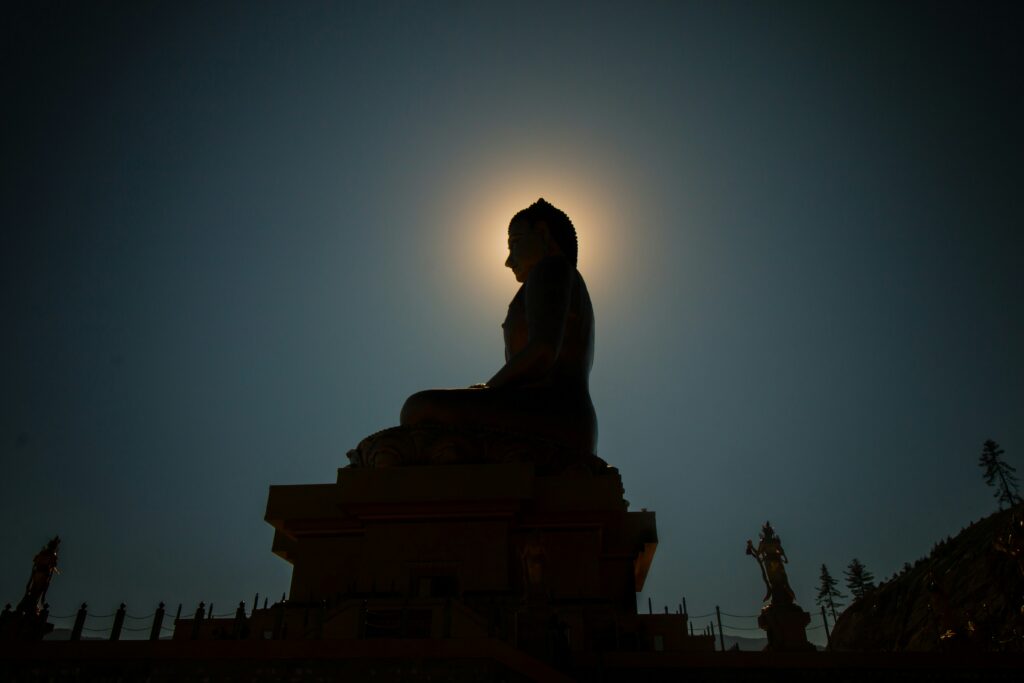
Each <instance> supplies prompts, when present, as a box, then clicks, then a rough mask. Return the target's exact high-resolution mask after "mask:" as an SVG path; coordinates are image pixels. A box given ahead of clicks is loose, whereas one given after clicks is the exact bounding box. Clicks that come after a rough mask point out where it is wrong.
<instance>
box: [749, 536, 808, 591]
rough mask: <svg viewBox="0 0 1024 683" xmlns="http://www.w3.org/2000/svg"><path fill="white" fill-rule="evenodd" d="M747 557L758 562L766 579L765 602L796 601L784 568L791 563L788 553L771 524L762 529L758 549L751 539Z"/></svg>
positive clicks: (762, 576) (763, 577)
mask: <svg viewBox="0 0 1024 683" xmlns="http://www.w3.org/2000/svg"><path fill="white" fill-rule="evenodd" d="M747 555H751V556H752V557H753V558H754V559H755V560H757V564H758V566H759V567H760V568H761V578H762V579H764V585H765V588H766V591H765V594H764V602H770V603H771V604H773V605H779V604H784V605H788V604H791V603H792V602H793V601H794V600H796V595H794V593H793V589H792V588H790V587H789V578H788V577H787V576H786V567H785V566H784V565H785V564H786V563H788V562H789V558H787V557H786V551H785V550H783V549H782V540H781V539H780V538H779V537H778V535H777V534H776V533H775V529H773V528H772V523H771V522H765V523H764V526H763V527H762V528H761V536H760V537H759V539H758V543H757V548H754V544H753V543H752V542H751V541H750V540H749V539H748V540H747Z"/></svg>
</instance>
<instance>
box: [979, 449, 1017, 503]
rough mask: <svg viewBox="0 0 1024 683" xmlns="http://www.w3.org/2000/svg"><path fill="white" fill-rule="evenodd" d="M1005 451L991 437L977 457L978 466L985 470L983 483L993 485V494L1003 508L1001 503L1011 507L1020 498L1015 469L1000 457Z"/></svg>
mask: <svg viewBox="0 0 1024 683" xmlns="http://www.w3.org/2000/svg"><path fill="white" fill-rule="evenodd" d="M1004 452H1005V451H1003V449H1002V448H1000V447H999V444H997V443H996V442H995V441H993V440H992V439H988V440H987V441H985V445H984V446H982V448H981V456H980V457H979V458H978V467H981V468H982V469H984V470H985V483H986V484H988V485H989V486H995V487H996V490H995V493H994V494H993V495H994V496H995V497H996V500H998V501H999V509H1000V510H1002V509H1003V503H1006V504H1007V505H1008V506H1010V507H1013V506H1014V505H1015V504H1017V503H1019V502H1020V500H1021V498H1020V494H1019V493H1017V477H1015V476H1014V474H1013V473H1014V472H1016V471H1017V470H1016V469H1015V468H1014V467H1013V466H1012V465H1011V464H1010V463H1008V462H1006V461H1005V460H1003V459H1002V457H1001V456H1002V455H1003V453H1004Z"/></svg>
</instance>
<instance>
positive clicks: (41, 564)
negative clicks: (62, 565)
mask: <svg viewBox="0 0 1024 683" xmlns="http://www.w3.org/2000/svg"><path fill="white" fill-rule="evenodd" d="M59 546H60V536H54V537H53V539H51V540H50V542H49V543H47V544H46V545H45V546H43V549H42V550H40V551H39V552H38V553H36V556H35V557H34V558H33V559H32V573H31V574H30V575H29V578H28V584H27V585H26V586H25V597H23V598H22V599H21V602H19V603H18V606H17V607H16V608H14V609H13V610H12V609H11V606H10V604H8V605H7V606H5V607H4V610H3V612H0V640H41V639H42V638H43V637H44V636H45V635H46V634H48V633H50V632H51V631H53V624H51V623H49V617H50V609H49V608H50V606H49V605H48V604H46V591H47V590H49V588H50V580H51V579H52V578H53V575H54V574H59V573H60V572H59V571H58V570H57V548H58V547H59Z"/></svg>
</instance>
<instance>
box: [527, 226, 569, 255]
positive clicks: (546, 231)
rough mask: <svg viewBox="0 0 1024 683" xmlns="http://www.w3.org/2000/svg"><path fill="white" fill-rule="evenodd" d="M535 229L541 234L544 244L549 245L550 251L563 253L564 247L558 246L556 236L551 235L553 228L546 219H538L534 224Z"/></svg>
mask: <svg viewBox="0 0 1024 683" xmlns="http://www.w3.org/2000/svg"><path fill="white" fill-rule="evenodd" d="M533 229H534V230H536V231H537V234H539V235H540V238H541V239H542V240H543V241H544V244H546V245H547V248H548V251H554V252H555V253H558V254H561V253H562V248H561V247H560V246H558V242H556V241H555V238H554V237H552V236H551V229H550V228H548V224H547V222H546V221H537V222H536V223H534V224H533Z"/></svg>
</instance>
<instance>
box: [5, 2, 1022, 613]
mask: <svg viewBox="0 0 1024 683" xmlns="http://www.w3.org/2000/svg"><path fill="white" fill-rule="evenodd" d="M515 4H516V7H505V6H504V4H499V3H444V4H442V3H410V2H401V3H366V4H357V3H336V4H322V3H283V2H281V3H241V4H238V5H231V4H217V5H216V6H213V7H196V6H191V5H187V6H183V3H145V6H141V5H142V4H139V5H136V4H129V3H126V4H125V6H124V7H121V8H120V9H117V10H116V11H114V10H110V9H107V6H106V5H101V6H95V5H82V4H79V3H72V4H70V5H69V6H64V5H63V4H59V3H58V4H53V3H26V5H27V6H28V8H27V9H26V8H22V9H17V8H11V7H9V6H8V7H6V8H5V9H4V10H3V17H2V19H0V27H2V28H0V31H2V32H3V33H2V40H0V46H2V47H0V49H2V56H3V60H4V63H5V64H6V68H5V69H4V71H3V76H2V78H3V83H4V93H5V97H4V99H5V106H4V108H3V113H2V116H3V119H4V121H3V126H2V131H3V132H2V136H0V140H2V148H0V152H2V157H0V158H2V160H3V162H2V169H3V170H2V172H3V178H2V180H3V184H2V188H0V193H2V194H0V201H2V204H0V223H2V225H3V232H2V242H0V278H2V279H0V282H2V289H0V295H2V299H0V301H2V304H0V305H2V308H0V311H2V315H3V318H2V319H3V327H4V330H5V333H4V334H3V335H2V337H0V375H2V377H3V384H2V387H3V390H2V392H0V401H2V403H0V408H2V410H0V457H2V458H3V467H2V470H0V505H2V510H3V513H4V516H5V518H6V519H7V520H8V524H6V525H5V526H4V528H3V529H2V530H0V544H2V547H3V548H4V553H3V556H2V557H3V560H2V563H0V588H2V590H3V595H0V602H4V601H10V602H12V603H13V602H16V601H17V600H18V599H19V598H20V596H21V591H22V589H23V586H24V582H25V581H26V579H27V578H28V571H29V568H30V561H31V557H32V555H33V554H34V553H35V552H36V551H37V550H38V549H39V547H40V546H41V545H43V543H44V542H45V541H46V540H47V539H48V538H49V537H50V536H52V535H53V534H54V533H60V534H61V536H62V537H63V538H64V539H65V541H64V545H63V548H62V555H61V568H62V570H63V571H64V574H63V575H61V576H59V577H57V578H56V579H55V581H54V584H53V588H52V590H51V592H50V595H49V599H50V602H51V604H52V605H53V611H54V612H55V613H57V614H66V613H69V612H71V611H73V609H74V608H75V606H77V604H78V603H80V602H81V601H83V600H87V601H89V603H90V604H91V605H94V606H95V609H96V610H98V611H100V612H104V613H105V612H109V611H113V607H116V604H117V603H118V602H120V601H122V600H124V601H126V602H128V603H129V605H130V606H135V605H137V606H138V607H137V608H136V609H134V610H133V611H134V612H135V613H137V614H141V613H148V612H149V611H151V609H149V607H151V606H152V605H153V604H154V603H155V602H156V601H158V600H165V601H167V602H168V603H172V604H175V605H176V603H178V602H183V603H185V605H186V610H190V609H193V608H194V605H195V603H197V602H198V601H199V600H206V601H207V602H210V601H214V602H215V603H217V604H218V605H219V607H218V610H217V611H218V612H219V611H222V610H221V609H220V607H223V611H227V609H228V608H229V606H230V605H232V604H237V601H238V600H242V599H244V600H247V601H248V600H249V599H250V598H251V596H252V594H253V593H254V592H256V591H259V592H261V593H263V594H270V595H272V596H273V595H280V593H281V592H282V591H284V590H285V589H286V588H287V585H288V578H289V576H290V566H289V565H287V564H286V563H285V562H284V561H283V560H280V559H278V558H277V557H275V556H273V555H272V554H271V553H270V542H271V538H272V530H271V528H270V527H269V526H268V525H267V524H265V523H264V522H263V521H262V517H263V512H264V506H265V503H266V496H267V487H268V486H269V485H270V484H287V483H320V482H328V481H332V480H333V479H334V477H335V469H336V468H337V467H339V466H342V465H344V464H346V463H347V460H346V458H345V452H346V451H347V450H348V449H349V448H352V447H354V446H355V444H356V443H358V441H359V440H360V439H361V438H362V437H364V436H366V435H368V434H369V433H371V432H373V431H376V430H378V429H381V428H384V427H388V426H390V425H393V424H395V423H396V422H397V419H398V410H399V408H400V407H401V405H402V402H403V400H404V399H405V397H406V396H407V395H409V394H411V393H412V392H414V391H416V390H419V389H423V388H428V387H435V386H465V385H469V384H471V383H474V382H480V381H484V380H486V378H487V377H489V376H490V375H491V374H493V372H494V371H495V370H496V369H497V368H498V367H499V366H500V365H501V362H502V347H501V335H500V330H499V323H500V322H501V320H502V319H503V317H504V313H505V306H506V305H507V303H508V300H509V299H510V298H511V297H512V295H513V294H514V292H515V287H516V283H515V282H514V279H513V277H512V275H511V273H510V272H509V271H507V270H506V269H504V268H503V267H502V262H503V259H504V254H503V253H502V245H503V243H504V239H505V236H504V231H505V228H506V226H507V221H508V219H509V218H510V217H511V215H512V213H513V212H514V211H515V210H517V209H519V208H522V207H524V206H526V205H527V204H529V203H530V202H532V201H534V200H535V199H536V198H537V197H538V196H543V197H545V198H546V199H548V200H550V201H551V202H553V203H554V204H556V205H557V206H560V207H561V208H564V209H565V210H566V211H567V212H568V213H569V215H570V216H571V217H572V218H573V219H574V221H575V222H576V225H577V229H578V232H579V238H580V244H581V248H580V271H581V272H582V273H583V275H584V277H585V278H586V280H587V282H588V284H589V286H590V290H591V293H592V296H593V300H594V306H595V310H596V315H597V355H596V363H595V368H594V372H593V375H592V390H593V395H594V402H595V404H596V406H597V410H598V418H599V422H600V444H599V454H600V455H601V456H602V457H604V458H605V459H606V460H607V461H609V462H610V463H612V464H613V465H615V466H616V467H618V468H619V470H620V471H621V473H622V477H623V481H624V484H625V488H626V497H627V498H628V499H629V500H630V501H631V503H632V506H633V508H634V509H639V508H640V507H646V508H648V509H652V510H655V511H656V512H657V514H658V527H659V535H660V540H661V543H660V545H659V548H658V551H657V556H656V558H655V561H654V565H653V570H652V572H651V574H650V576H649V579H648V584H647V588H648V589H647V591H646V593H645V594H644V595H642V596H640V598H641V600H644V601H645V600H646V597H647V595H650V596H652V597H653V600H654V601H655V603H656V604H658V605H660V604H664V603H668V604H670V605H672V606H674V605H675V604H676V603H677V602H678V601H679V599H680V597H681V596H683V595H685V596H686V597H687V600H688V603H689V606H690V611H691V613H693V614H698V613H703V612H707V611H710V610H713V606H714V605H715V604H716V603H717V604H720V605H721V606H722V607H723V609H726V610H727V611H731V612H736V613H741V614H753V613H754V612H755V611H756V610H757V608H758V607H759V606H760V597H761V594H762V592H763V586H762V585H761V581H760V576H759V573H758V571H757V568H756V567H755V565H754V563H753V562H752V561H751V560H750V559H749V558H747V557H745V556H744V555H743V547H744V543H745V541H746V539H747V538H755V539H756V534H757V532H758V530H759V528H760V525H761V524H762V523H763V522H764V520H765V519H771V520H772V522H773V523H774V524H775V525H776V528H777V530H778V531H779V533H780V535H781V537H782V539H783V542H784V546H785V548H786V550H787V552H788V554H789V557H790V561H791V564H790V574H791V582H792V584H793V587H794V589H795V591H796V593H797V599H798V602H799V603H800V604H801V605H803V606H804V607H805V608H808V609H813V604H814V592H815V589H816V585H817V576H818V571H819V567H820V565H821V564H822V563H823V562H824V563H827V564H828V565H829V567H830V568H831V569H832V571H833V574H835V575H837V576H839V575H841V573H842V569H843V568H844V567H845V565H846V564H847V563H848V562H849V560H850V559H851V558H852V557H854V556H856V557H858V558H859V559H860V560H862V561H863V562H864V563H865V564H866V565H867V566H868V568H869V569H870V570H872V571H873V572H874V573H875V575H876V576H877V577H879V578H882V577H886V576H888V575H889V574H890V573H892V572H894V571H895V570H897V569H898V568H899V567H900V566H901V565H902V564H903V562H904V561H913V560H915V559H916V558H918V557H920V556H921V555H923V554H925V553H926V552H927V551H928V550H929V548H930V547H931V545H932V543H933V542H934V541H935V540H937V539H939V538H940V537H945V536H946V535H947V534H951V533H955V532H956V531H957V530H958V529H959V528H960V526H962V525H964V524H966V523H967V522H969V521H970V520H971V519H976V518H978V517H979V516H982V515H984V514H987V513H989V512H991V511H993V510H994V509H995V501H994V499H993V498H992V497H991V493H990V490H989V489H988V488H987V487H985V485H984V483H983V481H982V478H981V472H980V470H979V468H978V467H977V466H976V459H977V455H978V454H979V453H980V450H981V444H982V442H983V441H984V440H985V439H986V438H992V439H995V440H997V441H999V442H1000V443H1001V444H1002V445H1003V447H1004V448H1005V449H1006V451H1007V457H1008V459H1009V461H1010V462H1011V463H1013V464H1015V465H1017V466H1018V467H1022V466H1024V458H1022V454H1024V426H1022V419H1021V418H1022V416H1024V357H1022V353H1021V349H1024V306H1022V304H1021V301H1022V297H1024V278H1022V275H1021V267H1022V254H1024V238H1022V228H1024V202H1022V199H1021V197H1022V194H1021V192H1022V190H1021V188H1022V187H1024V171H1022V165H1021V160H1022V159H1024V136H1022V134H1021V123H1020V122H1021V121H1022V120H1024V86H1022V83H1024V81H1022V79H1021V73H1022V71H1021V67H1022V53H1021V51H1022V48H1021V41H1020V35H1021V33H1022V29H1024V21H1022V15H1021V12H1020V10H1019V9H1016V8H1015V7H1014V6H1013V5H1012V4H1010V5H1006V6H1000V5H996V4H984V3H981V4H978V3H965V4H962V5H951V6H944V7H942V8H935V7H932V6H931V5H930V4H921V5H916V4H911V3H880V4H872V3H865V2H850V3H769V2H759V3H754V2H739V3H728V2H700V3H681V2H671V3H644V4H640V5H639V6H632V5H629V4H627V3H565V4H558V5H557V6H555V7H551V6H549V5H548V4H547V3H542V4H531V3H515ZM1021 472H1022V474H1024V470H1021ZM108 607H110V609H107V608H108Z"/></svg>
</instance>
